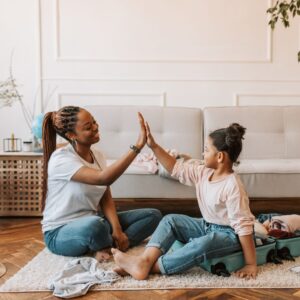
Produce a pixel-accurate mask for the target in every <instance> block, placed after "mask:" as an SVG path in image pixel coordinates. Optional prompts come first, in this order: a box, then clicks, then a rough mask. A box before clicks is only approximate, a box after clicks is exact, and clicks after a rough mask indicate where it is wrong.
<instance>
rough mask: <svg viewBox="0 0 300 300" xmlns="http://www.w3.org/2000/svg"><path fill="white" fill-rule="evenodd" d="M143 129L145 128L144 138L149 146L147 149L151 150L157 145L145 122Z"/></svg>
mask: <svg viewBox="0 0 300 300" xmlns="http://www.w3.org/2000/svg"><path fill="white" fill-rule="evenodd" d="M145 127H146V136H147V145H148V146H149V148H151V149H153V148H154V147H155V146H156V145H157V144H156V142H155V140H154V137H153V136H152V134H151V130H150V126H149V124H148V122H145Z"/></svg>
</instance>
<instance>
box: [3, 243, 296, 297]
mask: <svg viewBox="0 0 300 300" xmlns="http://www.w3.org/2000/svg"><path fill="white" fill-rule="evenodd" d="M142 250H143V245H141V246H139V247H135V248H133V249H130V251H129V252H130V253H131V254H138V253H140V252H141V251H142ZM71 259H72V258H70V257H63V256H58V255H55V254H52V253H51V252H49V251H48V250H47V249H44V250H42V251H41V252H40V253H39V254H38V255H37V256H35V257H34V258H33V259H32V260H31V261H30V262H28V264H27V265H25V266H24V267H23V268H22V269H21V270H20V271H19V272H17V273H16V274H15V275H14V276H12V277H11V278H10V279H8V280H7V281H6V282H5V283H4V284H3V285H2V286H1V287H0V292H32V291H49V282H51V278H52V277H53V276H54V274H56V273H57V272H60V271H61V270H62V269H63V268H64V265H65V264H66V263H67V262H68V261H70V260H71ZM114 266H115V264H114V262H113V261H112V260H111V261H108V262H105V263H101V267H102V268H104V269H106V270H112V269H113V268H114ZM294 266H300V257H298V258H296V261H295V262H291V261H285V262H284V263H283V264H282V265H275V264H271V263H268V264H265V265H262V266H259V274H258V277H257V279H256V280H254V279H251V280H245V279H239V278H237V277H235V276H234V275H232V276H230V277H219V276H217V275H212V274H211V273H209V272H206V271H204V270H202V269H201V268H193V269H191V270H189V271H187V272H185V273H183V274H180V275H173V276H162V275H151V276H150V277H149V279H148V280H143V281H137V280H134V279H133V278H132V277H130V276H127V277H122V278H121V279H119V280H118V281H116V282H114V283H113V284H103V285H101V286H100V285H96V286H94V287H93V290H138V289H178V288H300V274H299V273H298V274H297V273H294V272H292V271H291V270H290V268H291V267H294Z"/></svg>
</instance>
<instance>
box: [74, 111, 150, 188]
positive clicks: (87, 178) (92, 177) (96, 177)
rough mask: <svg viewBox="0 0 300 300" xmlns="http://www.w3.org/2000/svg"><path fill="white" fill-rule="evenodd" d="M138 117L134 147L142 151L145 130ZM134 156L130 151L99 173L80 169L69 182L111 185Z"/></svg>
mask: <svg viewBox="0 0 300 300" xmlns="http://www.w3.org/2000/svg"><path fill="white" fill-rule="evenodd" d="M138 117H139V122H140V127H141V129H140V135H139V137H138V140H137V142H136V147H137V148H138V149H142V148H143V147H144V145H145V143H146V128H145V124H144V118H143V116H142V114H141V113H138ZM136 156H137V153H136V152H135V151H133V150H130V151H128V152H127V153H126V154H125V155H124V156H122V157H121V158H120V159H118V160H117V161H116V162H114V163H113V164H112V165H110V166H109V167H107V168H106V169H105V170H101V171H99V170H95V169H92V168H89V167H82V168H80V169H79V170H78V171H77V172H76V173H75V174H74V175H73V176H72V178H71V180H74V181H78V182H82V183H87V184H92V185H111V184H112V183H113V182H114V181H115V180H116V179H118V178H119V177H120V176H121V175H122V174H123V173H124V172H125V170H126V169H127V168H128V166H129V165H130V164H131V163H132V161H133V160H134V159H135V157H136Z"/></svg>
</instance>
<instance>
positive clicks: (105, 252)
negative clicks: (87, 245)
mask: <svg viewBox="0 0 300 300" xmlns="http://www.w3.org/2000/svg"><path fill="white" fill-rule="evenodd" d="M111 257H112V256H111V251H110V248H106V249H102V250H101V251H97V252H96V253H95V259H97V260H98V261H99V262H103V261H108V260H109V259H110V258H111Z"/></svg>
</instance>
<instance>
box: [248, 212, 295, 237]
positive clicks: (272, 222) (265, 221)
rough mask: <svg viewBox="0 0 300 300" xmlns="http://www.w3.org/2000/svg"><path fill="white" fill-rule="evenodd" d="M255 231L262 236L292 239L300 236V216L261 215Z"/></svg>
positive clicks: (256, 222)
mask: <svg viewBox="0 0 300 300" xmlns="http://www.w3.org/2000/svg"><path fill="white" fill-rule="evenodd" d="M254 230H255V233H256V234H257V235H260V236H271V237H274V238H292V237H295V236H298V235H300V215H296V214H293V215H280V214H261V215H259V216H258V218H257V220H256V221H255V224H254Z"/></svg>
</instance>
